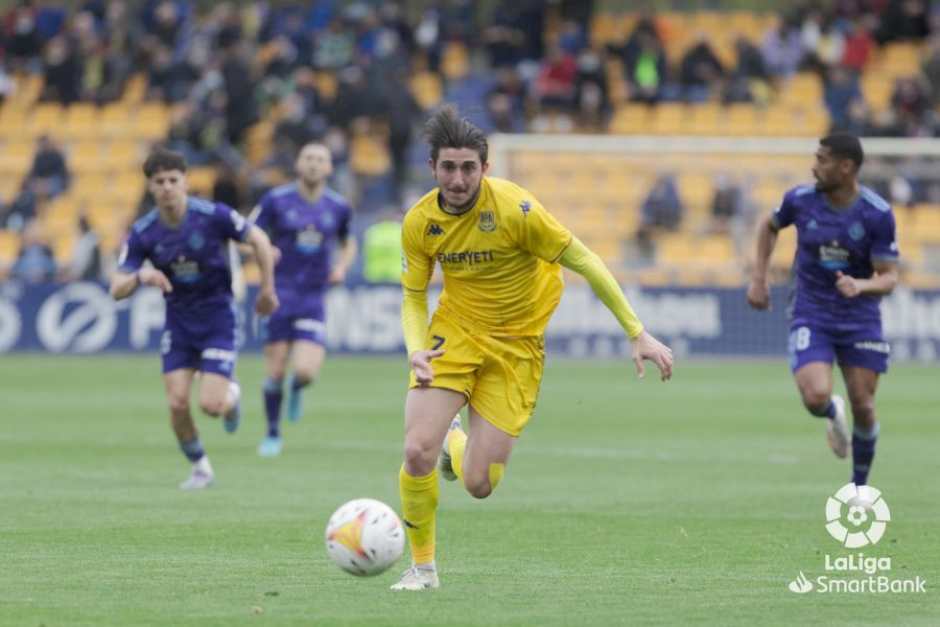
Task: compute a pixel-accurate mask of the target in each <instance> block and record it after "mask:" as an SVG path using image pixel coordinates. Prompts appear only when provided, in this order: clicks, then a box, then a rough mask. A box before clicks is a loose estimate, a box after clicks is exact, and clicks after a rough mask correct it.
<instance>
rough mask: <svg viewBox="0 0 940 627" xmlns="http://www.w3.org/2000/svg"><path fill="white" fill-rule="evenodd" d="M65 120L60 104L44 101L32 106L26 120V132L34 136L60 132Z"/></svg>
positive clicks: (54, 134)
mask: <svg viewBox="0 0 940 627" xmlns="http://www.w3.org/2000/svg"><path fill="white" fill-rule="evenodd" d="M64 121H65V111H64V110H63V109H62V105H60V104H57V103H54V102H44V103H41V104H38V105H36V106H35V107H34V108H33V112H32V115H30V116H29V117H28V118H27V120H26V126H27V128H28V133H29V134H30V135H32V136H34V137H38V136H39V135H52V136H54V137H57V136H59V135H60V134H61V131H62V128H63V124H64Z"/></svg>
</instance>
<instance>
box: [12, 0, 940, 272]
mask: <svg viewBox="0 0 940 627" xmlns="http://www.w3.org/2000/svg"><path fill="white" fill-rule="evenodd" d="M636 4H637V3H628V2H617V1H614V0H611V1H608V2H603V1H601V0H516V1H514V2H511V3H510V2H495V1H489V2H471V1H470V0H439V1H436V2H432V1H427V2H392V1H383V2H378V1H376V2H342V1H339V0H318V1H317V2H313V3H296V2H244V3H235V2H196V1H191V0H147V1H143V2H130V1H124V0H110V1H108V0H89V1H85V2H74V3H68V4H67V3H55V2H44V1H38V0H33V1H30V0H23V1H22V2H17V3H12V4H9V5H8V8H7V9H6V10H5V14H3V16H2V21H0V102H2V104H0V142H2V154H0V227H2V230H0V267H2V268H3V272H4V273H5V274H6V276H9V277H12V278H17V279H20V280H26V281H48V280H68V279H74V278H92V277H98V276H101V275H102V274H103V273H106V272H107V269H108V267H109V263H108V260H109V259H111V258H112V257H113V255H114V252H115V250H116V249H117V247H118V245H119V243H120V241H121V238H122V237H123V233H124V232H125V230H126V229H127V227H128V225H129V224H130V222H131V221H132V220H133V218H134V217H135V216H136V215H139V213H140V211H142V210H144V209H145V208H146V207H147V206H148V199H147V198H146V194H145V190H144V186H143V177H142V175H141V174H140V173H139V164H140V162H141V161H142V158H143V156H144V155H145V154H146V151H147V150H148V149H149V147H150V146H151V145H153V144H155V143H162V144H165V145H168V146H170V147H171V148H173V149H176V150H179V151H181V152H183V153H184V154H185V155H186V157H187V159H188V160H189V163H190V164H192V166H193V168H192V175H191V179H192V185H193V187H194V190H195V191H196V192H198V193H201V194H205V195H207V196H210V197H212V198H214V199H216V200H219V201H223V202H226V203H228V204H230V205H231V206H233V207H236V208H238V209H239V210H240V211H243V212H247V211H249V210H250V209H251V207H252V206H253V204H254V203H255V202H256V201H257V199H258V198H259V197H260V195H261V194H262V193H263V192H264V191H266V190H267V189H269V188H270V187H271V186H273V185H276V184H279V183H282V182H284V181H287V180H289V179H290V178H291V177H292V169H293V161H294V157H295V154H296V151H297V150H298V148H299V147H300V146H301V145H302V144H303V143H305V142H306V141H308V140H311V139H317V140H321V141H323V142H325V143H326V144H327V145H328V146H329V147H330V149H331V150H332V153H333V156H334V159H335V166H336V173H335V176H334V179H333V181H332V182H331V184H332V186H333V187H335V188H336V189H337V190H338V191H339V192H341V193H342V194H344V195H346V196H347V197H348V198H349V199H350V200H351V201H352V203H353V205H354V206H355V207H356V209H357V219H356V221H357V222H356V232H357V235H358V236H359V237H362V238H370V237H371V238H373V239H371V240H369V241H367V242H366V246H365V247H364V249H365V255H366V256H367V258H366V261H365V263H364V264H362V265H361V267H359V268H357V271H358V272H359V273H360V274H362V275H363V276H365V277H366V278H367V279H370V280H376V281H380V280H394V278H395V274H396V271H395V270H394V269H393V268H392V267H391V266H390V264H389V263H386V262H385V261H382V262H379V261H376V262H375V263H372V264H370V263H369V258H368V256H369V255H370V246H369V244H370V242H371V244H372V245H373V249H372V253H371V254H372V255H373V257H372V258H373V259H374V260H388V259H393V258H394V257H395V255H393V254H390V253H389V250H388V248H389V247H390V246H394V237H390V236H389V234H390V233H393V232H394V225H395V224H396V223H397V221H398V220H400V217H401V211H402V210H403V209H405V208H407V206H408V205H409V204H410V203H412V202H413V201H414V200H415V199H416V198H417V197H418V196H419V195H420V194H421V193H423V192H424V191H426V190H427V189H428V188H429V187H430V186H431V185H432V184H433V182H432V181H431V180H430V177H429V173H428V170H427V166H426V160H427V152H426V148H425V146H424V145H423V143H422V142H421V138H420V128H421V123H422V121H423V119H424V117H425V115H426V113H427V112H428V111H429V110H430V109H432V108H433V107H434V106H436V105H438V104H440V103H441V102H445V101H446V102H452V103H455V104H457V105H458V106H459V107H460V108H461V110H462V111H463V112H464V113H465V114H467V115H468V116H469V117H470V118H471V119H473V120H474V121H475V122H476V123H478V124H479V125H480V126H482V127H483V128H484V129H485V130H486V131H488V132H502V133H527V132H540V133H570V132H579V133H598V134H623V135H651V134H652V135H697V136H706V135H708V136H726V137H737V136H765V137H780V136H803V137H819V136H821V135H822V134H825V133H826V132H828V131H830V130H845V131H849V132H852V133H856V134H859V135H863V136H869V137H871V136H882V137H937V136H940V117H938V105H940V4H938V3H928V2H926V1H924V0H829V1H824V2H806V3H802V4H801V3H792V4H791V3H785V4H786V7H787V8H786V9H783V10H781V9H775V10H769V9H768V8H767V7H766V6H763V5H760V4H758V3H752V4H754V5H755V6H752V7H749V6H748V3H741V2H737V3H734V4H733V5H729V6H723V4H722V3H721V2H714V3H712V4H713V5H714V6H713V8H711V9H709V10H707V11H701V10H695V11H692V10H682V9H681V8H680V9H676V10H672V9H671V10H643V11H637V10H635V8H634V7H635V5H636ZM781 4H784V3H781ZM809 158H810V157H809V155H807V157H806V158H805V159H804V160H803V162H802V165H801V166H799V168H797V169H796V171H795V173H794V178H795V179H802V180H806V179H807V178H808V168H809V163H810V161H809ZM565 167H578V166H565ZM529 169H530V170H531V169H536V170H537V169H538V166H537V165H536V166H534V167H532V166H529ZM928 170H931V168H930V167H929V164H928V163H925V162H921V161H918V160H917V159H905V160H895V161H889V162H885V163H881V164H878V163H877V160H876V162H875V163H874V165H873V166H871V168H870V170H869V171H870V174H869V176H870V181H869V182H870V184H871V185H872V186H873V187H875V188H876V189H877V190H878V191H879V192H880V193H882V194H883V195H885V196H886V197H888V198H889V199H891V200H892V202H894V203H895V205H897V206H903V207H910V208H911V211H912V213H911V215H912V216H913V215H915V214H914V212H915V211H919V210H920V209H918V208H922V207H925V206H926V207H928V208H930V207H932V205H933V204H938V205H940V184H938V183H937V182H936V181H935V178H936V174H935V173H932V172H931V171H928ZM511 171H512V172H514V173H516V174H518V175H519V176H520V177H522V178H523V179H524V178H525V176H524V175H525V172H526V171H527V170H526V166H525V164H522V165H520V166H519V167H518V168H517V169H515V170H511ZM543 178H545V177H543ZM702 179H704V180H702ZM520 182H521V183H523V184H528V183H529V182H528V181H526V180H520ZM789 182H790V181H788V180H786V181H785V180H782V179H781V180H779V181H775V182H774V184H773V185H772V186H771V187H770V189H769V191H768V192H767V194H766V195H761V194H759V193H757V194H755V193H754V189H755V187H754V185H752V184H751V182H750V181H748V180H747V179H746V177H743V176H742V175H741V174H740V173H739V172H734V171H731V170H728V171H720V170H715V171H712V170H708V171H705V172H683V171H682V168H681V166H680V167H679V168H678V169H676V168H674V167H671V166H670V167H667V168H663V167H657V168H656V169H654V170H650V171H649V172H645V173H644V172H640V173H639V174H638V175H637V176H636V177H635V178H632V179H629V178H628V179H613V183H612V184H615V185H631V186H633V187H641V189H640V191H639V193H635V194H633V196H635V202H631V203H625V204H621V205H620V206H618V207H617V209H616V211H619V212H622V215H621V214H616V215H614V217H613V219H614V220H617V221H618V222H621V223H623V224H624V225H628V226H625V227H624V228H623V229H618V230H616V239H615V240H614V241H613V242H610V243H606V244H605V245H601V242H598V245H599V246H600V247H601V248H602V249H603V250H604V252H605V254H604V256H605V257H606V258H607V259H608V261H609V262H611V263H612V264H613V265H615V266H616V267H618V268H621V269H631V268H632V269H637V268H640V269H642V268H644V267H649V266H651V265H655V264H656V263H657V261H658V260H660V259H661V256H662V255H664V254H668V251H669V250H671V249H677V248H681V246H676V245H675V244H673V245H672V247H670V245H669V242H668V237H669V234H676V233H684V235H685V236H686V239H688V238H690V237H695V238H700V237H705V238H719V239H718V240H716V241H721V242H725V244H723V245H722V246H723V248H722V250H725V249H727V252H722V253H716V254H718V255H719V256H721V255H727V256H728V259H725V260H724V261H727V262H728V263H735V264H737V266H738V267H741V268H743V267H744V264H742V263H740V260H741V259H742V258H744V257H746V252H745V248H746V246H747V243H746V242H747V240H748V238H749V227H750V225H751V224H752V223H753V219H754V216H755V215H756V214H757V213H759V212H760V211H764V210H768V209H770V208H771V207H770V206H769V205H768V204H767V203H768V202H772V201H771V200H770V199H771V198H772V197H774V196H777V197H779V194H780V193H782V191H783V190H784V189H785V183H787V184H788V183H789ZM793 182H800V181H799V180H795V181H793ZM531 188H532V190H533V191H534V192H535V193H536V194H537V195H539V196H540V198H541V200H542V201H543V203H544V204H546V206H548V207H549V209H550V210H553V211H554V210H555V208H556V207H555V203H556V202H558V201H559V199H561V201H563V202H564V203H565V204H566V205H569V206H572V207H575V208H576V209H578V208H579V207H581V208H584V206H585V205H587V207H586V209H587V210H586V211H580V210H578V214H579V215H582V216H583V215H591V210H593V209H594V208H595V207H594V204H592V203H594V201H593V200H591V198H590V191H589V190H590V188H591V183H590V182H589V183H588V184H587V185H586V186H584V187H582V188H580V189H581V193H580V196H578V197H577V198H575V199H573V200H570V201H569V199H567V198H565V197H564V196H563V195H562V192H561V191H558V190H557V189H556V188H554V187H552V182H551V181H548V182H545V183H544V185H543V186H542V187H540V186H539V180H538V176H534V177H533V179H532V181H531ZM585 197H587V200H585ZM579 202H580V203H581V204H580V205H579ZM597 202H601V201H597ZM930 211H932V212H933V213H940V211H933V210H932V209H931V210H930ZM921 213H924V212H921ZM928 213H929V212H928ZM627 214H629V215H627ZM605 216H606V217H605V220H610V219H611V218H610V216H609V214H605ZM618 216H619V217H618ZM696 216H697V217H696ZM580 219H587V218H580ZM932 219H933V218H932V217H928V218H926V221H927V223H930V221H931V220H932ZM373 227H375V228H374V229H373ZM590 227H591V225H586V227H585V228H586V229H587V230H588V231H590V230H591V228H590ZM370 229H371V230H370ZM575 230H577V228H575ZM921 230H922V231H923V232H928V231H929V229H926V228H924V229H921ZM664 233H665V234H666V235H665V239H664V235H663V234H664ZM605 236H606V235H605ZM599 237H600V236H599ZM588 239H590V238H588ZM931 241H932V240H929V239H928V240H926V241H925V242H924V245H925V246H927V245H928V244H929V243H930V242H931ZM605 242H606V240H605ZM917 245H918V246H919V245H920V243H917ZM383 247H384V248H383ZM914 257H915V259H916V258H917V254H915V255H914ZM396 263H397V262H396ZM383 264H384V265H383ZM392 265H393V264H392ZM738 274H740V273H738ZM650 277H652V275H650ZM735 279H736V280H738V279H739V276H738V275H735ZM650 280H653V279H652V278H651V279H650Z"/></svg>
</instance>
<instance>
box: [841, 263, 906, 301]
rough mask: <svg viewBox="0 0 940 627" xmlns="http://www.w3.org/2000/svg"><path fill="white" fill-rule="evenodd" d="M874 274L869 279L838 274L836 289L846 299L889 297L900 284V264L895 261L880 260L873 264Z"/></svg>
mask: <svg viewBox="0 0 940 627" xmlns="http://www.w3.org/2000/svg"><path fill="white" fill-rule="evenodd" d="M872 269H873V270H874V273H873V274H872V275H871V277H870V278H868V279H856V278H855V277H853V276H849V275H847V274H842V273H841V272H836V289H838V290H839V293H840V294H842V295H843V296H845V297H846V298H855V297H856V296H887V295H888V294H890V293H891V292H893V291H894V288H895V287H897V284H898V264H897V263H896V262H894V261H888V260H878V261H874V262H873V263H872Z"/></svg>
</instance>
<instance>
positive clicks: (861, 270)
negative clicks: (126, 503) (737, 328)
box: [773, 185, 898, 328]
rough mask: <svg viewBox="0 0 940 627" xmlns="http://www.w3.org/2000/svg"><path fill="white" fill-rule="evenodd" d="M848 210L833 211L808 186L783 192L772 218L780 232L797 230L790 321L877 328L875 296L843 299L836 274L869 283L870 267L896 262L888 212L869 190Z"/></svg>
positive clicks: (835, 326) (892, 215)
mask: <svg viewBox="0 0 940 627" xmlns="http://www.w3.org/2000/svg"><path fill="white" fill-rule="evenodd" d="M859 191H860V193H859V195H858V198H856V200H855V202H854V203H853V204H852V205H851V206H850V207H848V208H846V209H841V210H837V209H834V208H832V207H831V206H830V205H829V203H828V201H827V200H826V197H825V196H824V195H823V194H822V193H821V192H818V191H816V188H815V187H813V186H811V185H805V186H801V187H796V188H794V189H792V190H790V191H789V192H787V193H786V194H785V195H784V197H783V203H782V204H781V205H780V207H779V208H778V209H777V211H776V213H774V215H773V222H774V224H775V225H776V226H777V227H778V228H783V227H786V226H789V225H791V224H794V225H796V231H797V252H796V259H795V261H794V274H795V294H794V301H793V312H792V316H793V318H794V319H806V320H812V321H815V322H817V323H818V324H822V325H831V326H833V327H834V328H845V327H854V326H858V325H866V324H870V323H876V324H878V326H879V328H880V322H881V312H880V310H879V307H878V304H879V301H880V300H881V298H880V297H878V296H865V295H863V296H858V297H856V298H846V297H844V296H842V294H840V293H839V291H838V290H837V289H836V285H835V284H836V272H842V274H845V275H848V276H853V277H855V278H859V279H867V278H869V277H871V276H872V274H873V273H874V270H873V267H872V262H874V261H879V260H886V261H897V258H898V246H897V242H896V241H895V237H894V214H893V213H892V212H891V206H890V205H889V204H888V203H887V202H886V201H885V200H884V199H882V198H881V197H880V196H878V195H877V194H876V193H875V192H873V191H871V190H870V189H868V188H867V187H860V188H859Z"/></svg>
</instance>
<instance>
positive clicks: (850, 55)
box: [842, 20, 875, 72]
mask: <svg viewBox="0 0 940 627" xmlns="http://www.w3.org/2000/svg"><path fill="white" fill-rule="evenodd" d="M874 47H875V40H874V38H873V37H872V36H871V33H870V32H869V31H868V26H867V25H866V24H865V22H864V20H855V21H854V22H851V23H850V24H849V28H848V32H847V33H846V37H845V50H844V52H843V54H842V65H844V66H845V67H847V68H849V69H851V70H855V71H856V72H862V71H863V70H864V69H865V66H866V65H867V64H868V60H869V59H870V58H871V55H872V51H873V49H874Z"/></svg>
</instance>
